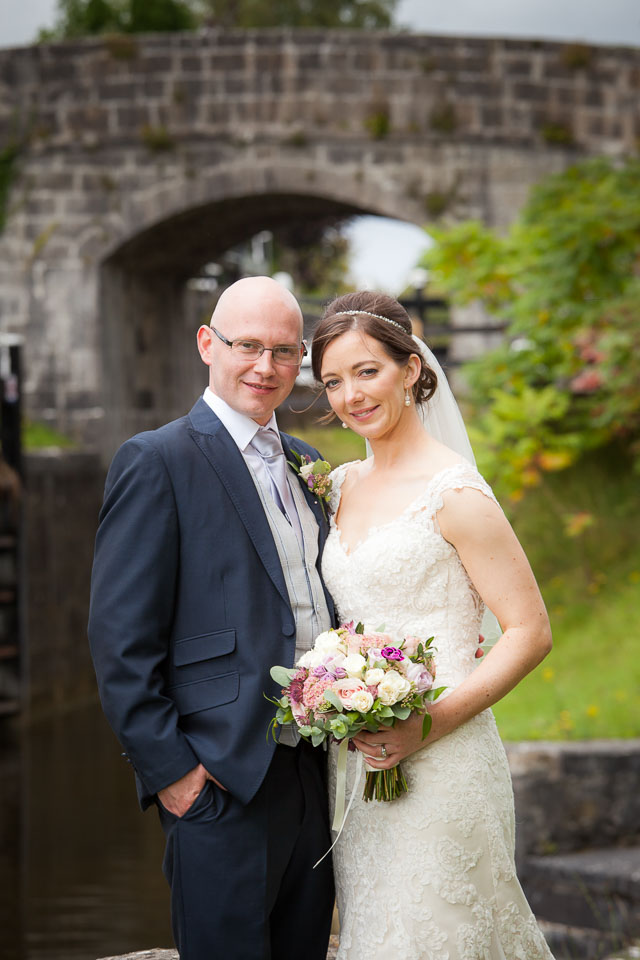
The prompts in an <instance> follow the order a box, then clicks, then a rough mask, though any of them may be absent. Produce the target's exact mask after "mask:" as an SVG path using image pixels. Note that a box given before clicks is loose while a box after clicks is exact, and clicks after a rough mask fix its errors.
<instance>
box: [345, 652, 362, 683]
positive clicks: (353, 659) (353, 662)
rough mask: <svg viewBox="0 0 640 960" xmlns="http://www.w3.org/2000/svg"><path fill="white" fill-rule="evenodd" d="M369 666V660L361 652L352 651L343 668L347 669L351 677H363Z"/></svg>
mask: <svg viewBox="0 0 640 960" xmlns="http://www.w3.org/2000/svg"><path fill="white" fill-rule="evenodd" d="M366 668H367V661H366V660H365V658H364V657H363V656H362V655H361V654H359V653H350V654H349V656H348V657H345V658H344V660H343V662H342V669H343V670H346V671H347V673H348V674H349V676H350V677H362V675H363V674H364V671H365V670H366Z"/></svg>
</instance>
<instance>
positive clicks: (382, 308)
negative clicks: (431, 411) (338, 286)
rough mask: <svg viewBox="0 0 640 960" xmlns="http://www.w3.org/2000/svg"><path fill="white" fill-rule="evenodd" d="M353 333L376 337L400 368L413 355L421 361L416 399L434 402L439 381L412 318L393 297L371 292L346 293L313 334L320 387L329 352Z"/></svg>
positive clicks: (313, 362) (313, 358)
mask: <svg viewBox="0 0 640 960" xmlns="http://www.w3.org/2000/svg"><path fill="white" fill-rule="evenodd" d="M349 330H361V331H362V333H366V334H367V335H368V336H370V337H373V339H374V340H377V341H378V343H380V344H381V345H382V347H383V349H384V351H385V353H386V354H387V355H388V356H389V357H391V359H392V360H394V361H395V362H396V363H397V364H398V366H399V367H404V366H405V365H406V364H407V363H408V362H409V357H410V356H411V354H412V353H415V354H416V355H417V356H418V357H420V364H421V368H422V369H421V370H420V376H419V377H418V379H417V380H416V382H415V383H414V385H413V387H412V390H413V399H414V400H415V402H416V403H426V401H427V400H430V399H431V397H432V396H433V394H434V393H435V391H436V387H437V386H438V378H437V377H436V375H435V373H434V372H433V370H432V369H431V367H429V366H428V365H427V363H426V362H425V359H424V357H423V356H422V355H421V354H420V351H419V350H418V347H417V344H416V342H415V340H414V339H413V336H412V333H411V320H410V319H409V314H408V313H407V311H406V310H405V309H404V307H403V306H402V304H400V303H398V301H397V300H394V299H393V297H389V296H387V294H386V293H372V292H371V291H369V290H361V291H359V292H358V293H345V294H344V296H342V297H336V299H335V300H332V301H331V303H330V304H329V305H328V307H327V308H326V309H325V311H324V313H323V315H322V319H321V320H320V322H319V323H318V326H317V327H316V329H315V332H314V334H313V342H312V348H311V369H312V370H313V375H314V377H315V378H316V380H317V381H318V383H321V382H322V377H321V376H320V372H321V370H322V358H323V356H324V352H325V350H326V349H327V347H328V346H329V344H330V343H332V341H333V340H335V339H337V337H340V336H342V334H343V333H347V331H349Z"/></svg>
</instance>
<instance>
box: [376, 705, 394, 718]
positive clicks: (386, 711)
mask: <svg viewBox="0 0 640 960" xmlns="http://www.w3.org/2000/svg"><path fill="white" fill-rule="evenodd" d="M376 713H377V714H378V716H379V717H393V710H392V709H391V707H388V706H387V705H386V704H384V703H381V704H380V706H379V707H378V709H377V710H376Z"/></svg>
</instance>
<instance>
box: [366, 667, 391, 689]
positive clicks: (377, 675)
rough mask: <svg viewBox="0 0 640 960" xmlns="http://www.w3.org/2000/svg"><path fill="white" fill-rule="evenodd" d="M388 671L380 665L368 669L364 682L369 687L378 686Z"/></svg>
mask: <svg viewBox="0 0 640 960" xmlns="http://www.w3.org/2000/svg"><path fill="white" fill-rule="evenodd" d="M385 677H386V673H385V672H384V670H381V669H380V667H374V668H373V670H367V672H366V673H365V675H364V682H365V683H366V685H367V686H368V687H376V686H377V685H378V684H379V683H380V682H381V681H382V680H384V678H385Z"/></svg>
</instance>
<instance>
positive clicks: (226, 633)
mask: <svg viewBox="0 0 640 960" xmlns="http://www.w3.org/2000/svg"><path fill="white" fill-rule="evenodd" d="M235 648H236V631H235V630H234V629H231V630H229V629H227V630H215V631H214V632H213V633H201V634H199V635H198V636H197V637H185V638H184V640H176V642H175V644H174V648H173V662H174V664H175V665H176V667H183V666H185V665H186V664H189V663H199V662H200V661H201V660H211V659H213V658H214V657H221V656H223V655H224V654H226V653H231V652H232V651H233V650H235Z"/></svg>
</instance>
